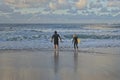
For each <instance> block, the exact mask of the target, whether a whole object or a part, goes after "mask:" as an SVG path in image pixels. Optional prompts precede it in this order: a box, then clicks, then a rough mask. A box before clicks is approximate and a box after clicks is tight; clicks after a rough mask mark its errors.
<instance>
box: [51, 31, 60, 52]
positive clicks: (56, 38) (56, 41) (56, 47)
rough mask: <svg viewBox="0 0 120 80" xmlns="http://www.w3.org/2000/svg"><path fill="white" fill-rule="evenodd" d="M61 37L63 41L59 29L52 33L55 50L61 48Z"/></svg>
mask: <svg viewBox="0 0 120 80" xmlns="http://www.w3.org/2000/svg"><path fill="white" fill-rule="evenodd" d="M59 39H60V41H62V39H61V37H60V35H59V34H57V31H55V32H54V34H53V35H52V39H51V42H53V41H54V49H55V50H58V48H59Z"/></svg>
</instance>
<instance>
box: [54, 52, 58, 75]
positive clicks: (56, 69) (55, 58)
mask: <svg viewBox="0 0 120 80" xmlns="http://www.w3.org/2000/svg"><path fill="white" fill-rule="evenodd" d="M58 69H59V52H58V51H55V52H54V72H55V74H57V73H58Z"/></svg>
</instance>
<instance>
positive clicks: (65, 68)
mask: <svg viewBox="0 0 120 80" xmlns="http://www.w3.org/2000/svg"><path fill="white" fill-rule="evenodd" d="M0 80H120V48H119V47H118V48H82V49H79V51H78V52H74V51H73V50H60V51H59V54H56V55H55V53H54V51H53V50H39V49H38V50H37V49H36V50H35V49H34V50H0Z"/></svg>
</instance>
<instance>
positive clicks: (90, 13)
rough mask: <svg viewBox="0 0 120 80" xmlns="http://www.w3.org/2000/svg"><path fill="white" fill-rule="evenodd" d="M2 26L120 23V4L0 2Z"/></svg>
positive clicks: (99, 0)
mask: <svg viewBox="0 0 120 80" xmlns="http://www.w3.org/2000/svg"><path fill="white" fill-rule="evenodd" d="M0 23H120V0H0Z"/></svg>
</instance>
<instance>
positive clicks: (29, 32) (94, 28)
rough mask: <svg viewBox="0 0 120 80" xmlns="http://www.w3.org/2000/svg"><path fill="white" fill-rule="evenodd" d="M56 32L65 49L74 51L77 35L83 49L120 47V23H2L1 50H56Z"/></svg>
mask: <svg viewBox="0 0 120 80" xmlns="http://www.w3.org/2000/svg"><path fill="white" fill-rule="evenodd" d="M55 30H57V31H58V33H59V34H60V36H61V37H62V40H63V42H62V43H60V47H62V48H73V44H72V35H73V34H77V35H78V37H79V38H80V39H81V43H80V44H79V47H83V48H84V47H85V48H89V47H120V25H119V24H111V25H110V24H0V49H35V48H37V49H41V48H53V43H51V42H50V39H51V36H52V34H53V33H54V31H55Z"/></svg>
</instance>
